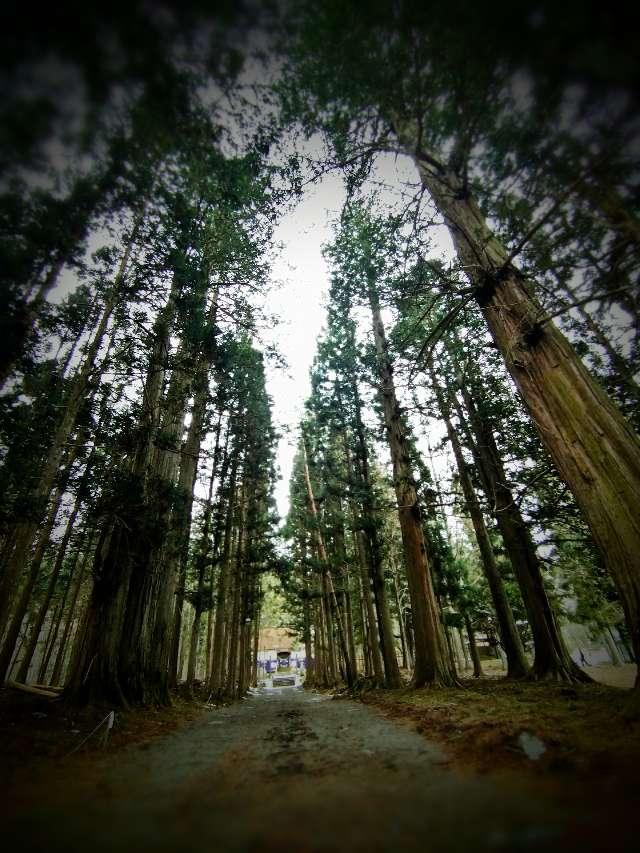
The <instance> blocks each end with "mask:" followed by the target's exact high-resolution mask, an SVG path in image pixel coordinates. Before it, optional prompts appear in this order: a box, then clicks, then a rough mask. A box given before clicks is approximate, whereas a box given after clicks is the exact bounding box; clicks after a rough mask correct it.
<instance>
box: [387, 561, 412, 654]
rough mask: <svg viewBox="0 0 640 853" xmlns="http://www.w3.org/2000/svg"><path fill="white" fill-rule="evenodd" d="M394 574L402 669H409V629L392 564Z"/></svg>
mask: <svg viewBox="0 0 640 853" xmlns="http://www.w3.org/2000/svg"><path fill="white" fill-rule="evenodd" d="M392 573H393V592H394V596H395V602H396V612H397V614H398V625H399V627H400V646H401V648H402V668H403V669H409V668H410V666H412V665H413V664H412V663H411V662H410V658H409V646H408V643H407V629H406V627H405V622H404V613H403V612H402V605H401V603H400V590H399V589H398V574H397V571H396V567H395V566H394V565H393V564H392Z"/></svg>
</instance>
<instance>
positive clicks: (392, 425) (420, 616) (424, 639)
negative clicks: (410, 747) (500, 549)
mask: <svg viewBox="0 0 640 853" xmlns="http://www.w3.org/2000/svg"><path fill="white" fill-rule="evenodd" d="M367 284H368V294H369V305H370V307H371V316H372V321H373V337H374V341H375V347H376V356H377V363H378V375H379V378H380V396H381V399H382V406H383V410H384V421H385V427H386V433H387V441H388V444H389V450H390V453H391V459H392V463H393V484H394V488H395V493H396V500H397V502H398V515H399V518H400V528H401V530H402V544H403V550H404V558H405V565H406V569H407V580H408V582H409V594H410V596H411V609H412V613H413V631H414V639H415V651H414V660H415V666H414V673H413V683H414V685H415V686H416V687H423V686H424V685H426V684H443V685H452V684H453V683H454V681H455V679H454V676H453V674H452V673H451V672H450V670H449V667H448V666H447V651H446V643H445V640H444V635H443V627H442V624H441V622H440V616H439V613H438V605H437V602H436V597H435V594H434V589H433V581H432V578H431V570H430V567H429V563H428V559H427V551H426V547H425V541H424V533H423V530H422V518H421V513H420V506H419V504H418V498H417V494H416V489H415V486H414V484H413V477H412V475H411V467H410V461H409V460H410V453H409V447H408V444H407V439H406V435H405V430H404V425H403V423H402V418H401V414H400V406H399V404H398V399H397V397H396V390H395V384H394V380H393V368H392V365H391V360H390V358H389V353H388V346H387V339H386V334H385V330H384V325H383V323H382V314H381V312H380V301H379V298H378V293H377V290H376V285H375V281H374V279H373V275H372V274H371V273H369V275H368V282H367Z"/></svg>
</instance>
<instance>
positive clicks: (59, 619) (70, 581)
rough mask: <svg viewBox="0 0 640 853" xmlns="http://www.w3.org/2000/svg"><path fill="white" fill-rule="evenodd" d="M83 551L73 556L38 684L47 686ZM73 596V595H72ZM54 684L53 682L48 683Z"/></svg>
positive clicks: (79, 547) (46, 646)
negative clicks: (68, 600)
mask: <svg viewBox="0 0 640 853" xmlns="http://www.w3.org/2000/svg"><path fill="white" fill-rule="evenodd" d="M86 542H87V534H85V544H86ZM81 551H82V546H78V547H77V548H76V549H75V551H74V554H73V557H72V560H71V565H70V566H69V575H68V577H67V579H66V582H65V584H64V589H63V591H62V594H61V596H60V598H59V601H58V604H57V606H56V609H55V614H54V616H53V619H52V624H51V630H50V631H49V636H48V637H47V642H46V645H45V652H44V655H43V656H42V660H41V662H40V668H39V669H38V676H37V678H36V681H37V682H38V684H46V683H47V671H48V669H49V663H50V661H51V656H52V655H53V650H54V649H55V647H56V644H57V642H58V636H59V634H60V629H61V628H62V623H63V621H64V614H65V608H66V606H67V598H68V597H69V593H70V592H72V590H73V589H74V580H75V579H76V569H77V566H78V560H79V559H80V554H81ZM72 594H73V593H72ZM48 683H50V684H51V683H53V682H48Z"/></svg>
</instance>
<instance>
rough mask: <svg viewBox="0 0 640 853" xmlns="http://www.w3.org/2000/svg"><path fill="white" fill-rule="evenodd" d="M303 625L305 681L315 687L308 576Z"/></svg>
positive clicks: (305, 582)
mask: <svg viewBox="0 0 640 853" xmlns="http://www.w3.org/2000/svg"><path fill="white" fill-rule="evenodd" d="M302 625H303V635H302V638H303V641H304V654H305V657H306V674H305V680H304V682H305V686H306V687H315V684H316V674H315V661H314V654H313V645H312V638H311V605H310V597H309V583H308V580H307V578H306V576H305V578H304V596H303V599H302Z"/></svg>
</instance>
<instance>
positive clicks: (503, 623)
mask: <svg viewBox="0 0 640 853" xmlns="http://www.w3.org/2000/svg"><path fill="white" fill-rule="evenodd" d="M430 376H431V383H432V386H433V389H434V391H435V393H436V397H437V399H438V405H439V407H440V413H441V416H442V419H443V421H444V423H445V426H446V428H447V436H448V438H449V443H450V444H451V449H452V450H453V455H454V457H455V460H456V466H457V468H458V474H459V477H460V485H461V487H462V493H463V495H464V500H465V504H466V509H467V512H468V513H469V516H470V518H471V522H472V524H473V529H474V532H475V536H476V541H477V543H478V549H479V551H480V558H481V563H482V569H483V572H484V576H485V578H486V579H487V584H488V586H489V590H490V592H491V599H492V601H493V607H494V610H495V613H496V617H497V619H498V627H499V631H500V639H501V641H502V647H503V649H504V652H505V655H506V656H507V676H508V677H509V678H522V677H524V676H525V675H526V674H527V673H528V671H529V665H528V663H527V659H526V657H525V654H524V647H523V645H522V640H521V638H520V635H519V633H518V629H517V627H516V622H515V619H514V618H513V611H512V610H511V605H510V604H509V600H508V598H507V592H506V589H505V586H504V583H503V580H502V576H501V574H500V569H499V568H498V564H497V561H496V557H495V554H494V551H493V546H492V544H491V539H490V537H489V531H488V530H487V527H486V524H485V522H484V517H483V514H482V509H481V507H480V503H479V501H478V498H477V496H476V493H475V489H474V486H473V482H472V479H471V474H470V473H469V469H468V466H467V463H466V461H465V458H464V454H463V452H462V446H461V444H460V440H459V438H458V434H457V432H456V430H455V429H454V426H453V423H452V421H451V412H450V408H449V403H448V401H447V399H446V397H445V393H444V392H443V390H442V388H441V386H440V383H439V382H438V379H437V378H436V375H435V372H434V370H433V367H431V369H430Z"/></svg>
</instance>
